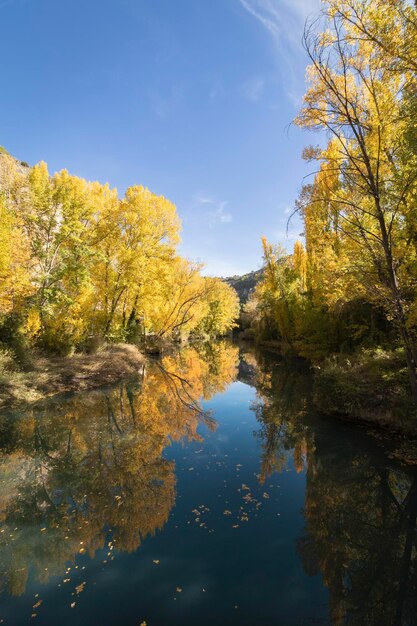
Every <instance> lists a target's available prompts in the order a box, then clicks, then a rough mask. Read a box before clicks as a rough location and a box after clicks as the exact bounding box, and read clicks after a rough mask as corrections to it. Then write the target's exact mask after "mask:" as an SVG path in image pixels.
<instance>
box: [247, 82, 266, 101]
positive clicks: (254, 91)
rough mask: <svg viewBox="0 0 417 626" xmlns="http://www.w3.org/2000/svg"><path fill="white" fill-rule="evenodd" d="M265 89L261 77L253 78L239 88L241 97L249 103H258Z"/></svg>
mask: <svg viewBox="0 0 417 626" xmlns="http://www.w3.org/2000/svg"><path fill="white" fill-rule="evenodd" d="M264 89H265V80H264V79H263V78H261V77H255V78H252V79H251V80H248V81H246V82H245V83H244V84H243V85H242V88H241V91H242V94H243V96H244V97H245V98H246V99H247V100H249V101H250V102H258V100H260V98H261V96H262V93H263V91H264Z"/></svg>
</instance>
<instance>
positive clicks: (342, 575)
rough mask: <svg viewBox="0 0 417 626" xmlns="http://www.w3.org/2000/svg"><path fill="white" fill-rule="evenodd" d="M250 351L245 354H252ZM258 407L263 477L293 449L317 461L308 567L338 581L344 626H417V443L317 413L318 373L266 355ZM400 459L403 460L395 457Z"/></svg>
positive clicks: (302, 547) (305, 554)
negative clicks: (313, 402) (386, 438)
mask: <svg viewBox="0 0 417 626" xmlns="http://www.w3.org/2000/svg"><path fill="white" fill-rule="evenodd" d="M244 356H245V355H244ZM257 363H258V365H257V374H256V380H255V385H256V389H257V395H258V400H257V402H256V405H255V406H254V409H255V410H256V414H257V417H258V420H259V423H260V429H259V432H258V433H257V435H258V436H259V437H260V440H261V445H262V471H261V480H264V479H265V478H266V476H267V475H268V474H270V473H271V472H273V471H280V470H282V469H283V467H284V466H285V465H286V463H287V459H288V454H289V451H292V454H293V458H294V465H295V468H296V470H297V471H299V470H301V469H303V468H304V467H305V468H307V474H306V479H307V487H306V500H305V520H306V527H305V534H304V536H303V537H302V538H300V541H299V552H300V555H301V557H302V560H303V564H304V567H305V570H306V571H307V572H308V573H310V574H312V575H313V574H317V573H320V574H321V575H322V576H323V580H324V583H325V585H326V586H327V587H328V588H329V598H330V600H329V603H330V606H329V612H330V619H331V623H332V624H335V626H342V625H345V624H346V625H347V624H349V625H352V626H364V625H366V626H368V625H369V626H394V625H397V626H400V625H401V626H405V625H412V624H417V523H416V522H417V468H416V466H415V465H414V466H413V465H406V464H405V463H404V462H401V460H400V459H401V458H404V459H405V458H408V459H410V458H413V457H414V458H415V457H416V454H415V453H416V450H415V448H416V446H414V449H412V448H413V446H411V448H410V447H409V448H408V450H407V457H405V455H404V454H403V453H402V452H403V451H401V445H402V444H400V445H397V444H394V443H393V442H392V441H391V442H389V448H390V449H389V450H388V449H387V445H388V444H386V443H385V442H383V441H381V440H379V439H375V438H374V437H371V436H370V435H367V434H366V433H364V432H362V431H360V430H359V431H358V430H357V429H355V428H352V427H350V426H347V425H343V424H339V423H338V422H337V421H331V420H327V419H322V418H320V417H319V416H317V415H314V414H313V413H312V412H311V407H310V403H309V400H308V398H309V380H308V376H304V375H302V374H301V373H300V372H299V371H298V372H297V371H295V370H294V369H293V368H291V367H290V365H288V364H283V363H277V362H276V361H274V360H272V361H270V360H269V359H268V358H267V357H265V356H264V357H262V356H259V357H258V359H257ZM394 457H395V459H398V460H394Z"/></svg>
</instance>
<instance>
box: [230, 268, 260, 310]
mask: <svg viewBox="0 0 417 626" xmlns="http://www.w3.org/2000/svg"><path fill="white" fill-rule="evenodd" d="M262 275H263V269H260V270H256V271H254V272H249V274H244V275H243V276H229V277H228V278H224V279H223V280H224V281H225V282H226V283H227V284H228V285H230V286H231V287H233V288H234V289H236V291H237V294H238V296H239V300H240V302H241V304H245V302H246V301H247V300H248V298H249V296H250V294H251V292H252V291H253V290H254V289H255V287H256V285H257V284H258V282H259V281H260V280H261V278H262Z"/></svg>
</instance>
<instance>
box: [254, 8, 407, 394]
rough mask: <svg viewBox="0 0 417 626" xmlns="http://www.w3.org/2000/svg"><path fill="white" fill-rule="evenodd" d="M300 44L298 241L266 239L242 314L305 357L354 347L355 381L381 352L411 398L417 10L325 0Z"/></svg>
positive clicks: (349, 363)
mask: <svg viewBox="0 0 417 626" xmlns="http://www.w3.org/2000/svg"><path fill="white" fill-rule="evenodd" d="M304 45H305V49H306V51H307V54H308V56H309V60H310V65H309V67H308V69H307V80H308V89H307V92H306V94H305V96H304V102H303V105H302V108H301V111H300V112H299V114H298V117H297V118H296V120H295V124H296V125H297V126H299V127H302V128H306V129H310V130H315V131H321V134H320V139H319V141H320V145H318V146H310V147H307V148H306V149H305V150H304V154H303V156H304V158H305V159H306V160H307V161H309V162H312V163H314V164H315V167H314V168H312V169H314V173H313V174H312V177H311V178H310V179H309V180H308V179H307V180H308V182H307V183H306V184H305V185H304V186H303V187H302V189H301V192H300V195H299V198H298V200H297V202H296V207H295V211H296V212H298V214H299V216H300V217H301V219H302V222H303V225H304V236H305V245H304V244H302V243H301V242H299V241H298V242H296V243H295V246H294V250H293V253H292V254H291V255H287V254H286V253H285V251H284V250H282V249H281V248H280V247H279V246H274V245H272V244H270V243H269V242H268V241H267V240H266V239H264V240H263V248H264V265H265V271H264V278H263V280H262V281H261V282H260V283H259V284H258V286H257V288H256V290H255V291H254V293H253V294H252V296H251V298H250V300H249V302H248V304H247V305H246V309H245V317H246V323H247V324H249V325H250V326H251V328H252V331H253V332H254V333H255V334H256V335H257V337H258V338H260V339H268V340H271V339H273V340H276V341H278V342H279V343H280V345H281V347H282V349H283V350H284V351H287V352H289V353H291V354H296V355H301V356H303V357H305V358H308V359H309V360H311V361H316V362H319V361H320V362H324V361H325V360H326V358H328V357H329V356H331V355H340V354H349V355H351V354H352V353H355V354H356V356H354V357H353V360H352V358H350V359H345V361H344V366H343V367H344V368H345V373H346V372H348V373H349V374H350V375H352V373H353V372H354V367H353V363H354V362H356V366H357V370H356V374H357V376H358V382H359V383H361V380H362V377H363V374H364V371H365V370H366V369H367V368H368V369H369V368H372V367H373V365H375V363H377V362H379V364H381V363H383V367H382V369H383V370H384V375H383V376H382V378H381V379H380V380H382V379H384V380H388V379H389V378H390V376H391V375H392V368H391V370H390V369H389V366H388V365H387V364H388V363H389V362H390V360H391V361H392V363H394V362H395V364H396V365H395V367H397V366H398V363H401V364H402V363H404V365H401V367H402V368H403V372H404V381H405V382H404V386H405V387H407V386H408V387H409V388H410V389H411V392H412V395H413V396H414V400H417V374H416V356H417V354H416V353H417V350H416V333H417V10H416V7H415V6H412V5H411V4H410V3H409V2H407V1H406V0H383V1H382V0H326V1H325V2H324V7H323V9H322V11H321V13H320V15H319V16H318V17H316V18H315V19H314V20H311V21H310V22H309V23H307V25H306V28H305V32H304ZM355 359H356V361H355ZM399 359H400V360H399ZM401 359H402V361H401ZM328 363H329V361H328ZM341 363H342V361H341V360H340V359H339V364H341ZM372 364H373V365H372ZM329 367H330V365H329ZM340 367H342V366H341V365H340ZM343 367H342V369H343ZM407 379H408V382H407ZM338 391H339V392H341V389H340V388H339V390H338Z"/></svg>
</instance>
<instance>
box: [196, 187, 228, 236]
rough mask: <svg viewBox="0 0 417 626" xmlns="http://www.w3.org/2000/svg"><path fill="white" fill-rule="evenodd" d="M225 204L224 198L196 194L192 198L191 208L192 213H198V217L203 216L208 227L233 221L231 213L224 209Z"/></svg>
mask: <svg viewBox="0 0 417 626" xmlns="http://www.w3.org/2000/svg"><path fill="white" fill-rule="evenodd" d="M227 204H228V203H227V201H226V200H216V199H215V198H212V197H210V196H206V195H203V194H198V195H196V196H194V198H193V203H192V210H193V213H195V212H196V211H197V212H198V213H199V217H202V218H203V220H204V221H205V222H206V223H207V224H208V226H209V228H214V227H215V226H216V225H217V224H229V223H230V222H232V221H233V216H232V214H231V213H229V212H227V211H226V207H227Z"/></svg>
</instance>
